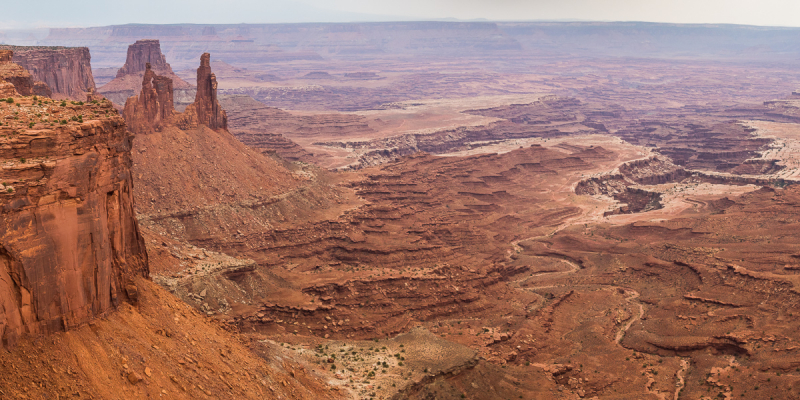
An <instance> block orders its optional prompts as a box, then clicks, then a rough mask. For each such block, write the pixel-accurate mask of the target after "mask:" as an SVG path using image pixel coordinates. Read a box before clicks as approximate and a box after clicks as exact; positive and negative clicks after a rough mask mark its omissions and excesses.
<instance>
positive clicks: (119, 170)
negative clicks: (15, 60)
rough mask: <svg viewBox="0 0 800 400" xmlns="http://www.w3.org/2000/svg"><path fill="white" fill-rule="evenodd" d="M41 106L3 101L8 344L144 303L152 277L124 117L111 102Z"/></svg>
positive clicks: (1, 203)
mask: <svg viewBox="0 0 800 400" xmlns="http://www.w3.org/2000/svg"><path fill="white" fill-rule="evenodd" d="M41 110H42V106H39V105H38V102H36V101H33V100H32V99H29V98H21V97H18V98H15V99H14V103H6V102H2V103H0V119H2V120H3V121H7V122H5V123H4V124H3V125H2V126H0V163H2V164H3V165H4V168H3V169H2V170H0V347H11V346H13V345H14V343H15V342H16V341H17V339H18V338H19V337H20V336H26V335H37V334H46V333H52V332H57V331H64V330H68V329H72V328H75V327H78V326H80V325H82V324H85V323H88V322H90V321H92V320H93V319H94V318H97V317H100V316H103V315H106V314H108V313H109V312H111V311H113V310H114V309H116V307H117V306H118V305H119V304H120V302H121V301H123V300H125V299H128V300H131V301H132V302H135V301H136V299H137V298H138V289H137V286H136V285H135V282H136V280H138V279H142V278H146V277H147V276H148V275H149V272H148V265H147V253H146V250H145V244H144V240H143V238H142V236H141V235H140V233H139V229H138V225H137V222H136V218H135V214H134V210H133V176H132V174H131V154H130V150H131V143H132V142H131V138H132V136H131V135H130V133H128V131H127V130H126V129H125V123H124V121H123V120H122V118H120V117H119V116H117V115H116V113H114V110H113V108H112V107H111V104H110V103H109V102H105V101H102V102H98V103H96V104H85V105H81V106H78V105H72V104H69V105H65V106H59V105H57V104H56V103H51V104H49V105H47V106H46V110H47V112H48V113H49V114H50V118H52V119H51V120H45V119H42V118H40V117H37V115H38V114H39V113H40V112H41ZM9 116H15V117H16V118H14V119H8V118H6V117H9ZM55 119H58V120H59V121H60V122H59V123H57V124H54V123H52V122H51V121H53V120H55Z"/></svg>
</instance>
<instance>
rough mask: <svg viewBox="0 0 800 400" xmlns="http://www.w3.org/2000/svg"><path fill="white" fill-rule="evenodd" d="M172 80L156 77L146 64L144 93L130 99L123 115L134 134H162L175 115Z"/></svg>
mask: <svg viewBox="0 0 800 400" xmlns="http://www.w3.org/2000/svg"><path fill="white" fill-rule="evenodd" d="M172 96H173V93H172V79H170V78H168V77H165V76H159V75H156V73H155V72H154V71H153V69H152V67H151V65H150V63H146V64H145V73H144V79H143V80H142V91H141V93H140V94H139V95H138V96H133V97H130V98H128V100H127V101H126V102H125V109H124V111H123V113H122V115H123V117H124V118H125V122H126V123H127V124H128V129H129V130H130V131H131V132H133V133H137V134H139V133H151V132H160V131H161V130H162V129H163V128H164V126H166V125H167V124H170V123H171V122H172V120H173V116H174V115H175V106H174V104H173V98H172Z"/></svg>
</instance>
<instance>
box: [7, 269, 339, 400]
mask: <svg viewBox="0 0 800 400" xmlns="http://www.w3.org/2000/svg"><path fill="white" fill-rule="evenodd" d="M136 285H137V287H138V288H139V301H138V305H137V306H135V307H134V306H131V305H128V304H123V305H122V306H121V307H120V308H119V309H118V310H117V311H116V312H114V313H113V314H110V315H108V316H107V317H105V318H102V319H98V320H95V321H94V322H90V323H89V324H88V325H83V326H81V327H79V328H77V329H73V330H71V331H68V332H65V333H56V334H53V335H49V336H44V337H40V338H36V339H27V340H22V341H20V342H19V343H18V345H17V347H16V348H15V349H14V350H13V351H12V352H5V351H3V352H0V371H2V374H0V397H2V398H9V399H12V398H13V399H52V398H95V399H96V398H100V399H142V398H150V397H154V398H170V399H198V398H200V399H222V398H237V399H265V398H266V399H287V400H288V399H293V400H305V399H324V400H334V399H344V398H347V397H346V396H345V395H344V393H342V392H340V391H338V390H336V389H332V388H330V387H328V385H327V383H326V382H325V380H324V378H325V376H324V375H322V376H321V375H320V374H319V373H318V371H316V370H315V368H314V367H313V366H310V365H309V364H308V363H307V362H306V361H304V360H301V359H299V358H298V357H297V356H296V355H294V354H292V352H289V351H284V350H283V349H281V348H279V347H278V346H272V345H264V344H261V343H248V342H247V341H246V340H241V337H237V336H234V335H232V334H231V333H229V332H226V331H224V330H222V329H220V328H219V326H218V325H216V324H213V323H209V322H208V321H207V320H206V318H204V317H202V316H200V315H199V314H198V313H197V312H196V311H194V310H193V309H191V308H189V307H188V306H187V305H186V304H185V303H183V301H181V300H179V299H177V298H175V296H173V295H171V294H170V293H168V292H166V291H165V290H164V289H162V288H160V287H158V286H157V285H156V284H154V283H153V282H151V281H149V280H145V279H142V278H139V279H137V281H136Z"/></svg>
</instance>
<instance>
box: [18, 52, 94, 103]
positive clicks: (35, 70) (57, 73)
mask: <svg viewBox="0 0 800 400" xmlns="http://www.w3.org/2000/svg"><path fill="white" fill-rule="evenodd" d="M10 49H11V50H13V51H14V62H15V63H17V64H19V65H20V66H22V67H23V68H25V69H26V70H27V71H28V72H30V74H31V75H32V76H33V79H34V80H36V81H42V82H44V83H45V84H47V86H48V87H49V88H50V90H52V97H53V98H56V99H72V100H79V101H85V100H86V94H87V93H88V92H90V91H92V90H94V89H95V84H94V78H93V77H92V64H91V59H92V57H91V55H90V54H89V49H88V48H86V47H16V46H15V47H12V48H10ZM37 90H38V91H39V92H40V93H41V90H42V89H37ZM37 90H35V91H37Z"/></svg>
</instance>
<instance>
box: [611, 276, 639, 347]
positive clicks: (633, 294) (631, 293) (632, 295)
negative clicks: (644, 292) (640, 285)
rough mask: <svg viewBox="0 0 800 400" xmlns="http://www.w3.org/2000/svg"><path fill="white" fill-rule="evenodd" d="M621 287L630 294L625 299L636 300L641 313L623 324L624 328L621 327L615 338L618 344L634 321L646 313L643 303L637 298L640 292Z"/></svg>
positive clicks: (629, 301)
mask: <svg viewBox="0 0 800 400" xmlns="http://www.w3.org/2000/svg"><path fill="white" fill-rule="evenodd" d="M621 289H623V290H625V293H627V294H629V296H628V297H626V298H625V301H627V302H628V303H631V302H634V301H635V302H636V305H637V306H639V314H638V315H636V316H634V317H632V318H630V319H629V320H628V322H626V323H625V324H624V325H623V326H622V328H620V329H619V331H618V332H617V336H616V337H615V338H614V343H616V344H619V342H621V341H622V338H623V337H625V333H627V332H628V329H630V328H631V326H632V325H633V323H634V322H636V321H638V320H640V319H642V316H643V315H644V306H643V305H642V303H640V302H639V301H637V300H636V299H637V298H639V292H637V291H635V290H633V289H629V288H621Z"/></svg>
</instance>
